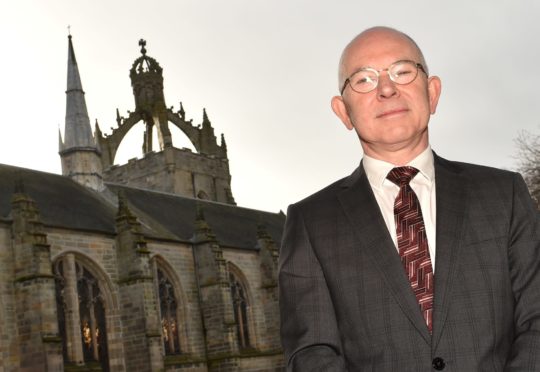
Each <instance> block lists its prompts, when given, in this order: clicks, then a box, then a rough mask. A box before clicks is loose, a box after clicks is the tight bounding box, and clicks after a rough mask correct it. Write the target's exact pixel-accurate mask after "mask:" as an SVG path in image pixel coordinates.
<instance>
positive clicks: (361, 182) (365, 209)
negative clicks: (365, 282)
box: [338, 165, 436, 344]
mask: <svg viewBox="0 0 540 372" xmlns="http://www.w3.org/2000/svg"><path fill="white" fill-rule="evenodd" d="M343 187H344V190H343V191H342V192H341V193H340V194H339V195H338V199H339V201H340V203H341V206H342V208H343V210H344V211H345V214H346V216H347V218H348V219H349V221H350V223H351V228H352V229H353V231H354V232H355V236H356V239H357V241H358V245H359V249H362V251H363V252H365V253H366V254H367V255H368V256H369V257H370V258H371V259H372V261H373V264H374V265H375V267H376V268H377V270H378V271H379V273H380V274H381V277H382V279H383V280H384V282H385V283H386V285H387V286H388V288H390V291H391V292H392V294H393V296H394V297H395V299H396V301H397V303H398V304H399V306H400V307H401V309H402V311H403V312H404V313H405V315H406V316H407V317H408V319H409V320H410V321H411V323H412V324H413V325H414V326H415V327H416V329H417V330H418V332H420V334H421V335H422V337H423V338H424V340H425V341H426V343H428V344H430V343H431V337H430V335H429V332H428V330H427V327H426V324H425V321H424V318H423V317H422V313H421V312H420V309H419V307H418V302H417V301H416V297H415V295H414V293H413V291H412V289H411V285H410V283H409V280H408V279H407V276H406V274H405V270H404V269H403V265H402V264H401V260H400V258H399V255H398V253H397V250H396V247H395V245H394V243H393V241H392V239H391V237H390V234H389V233H388V229H387V227H386V224H385V222H384V219H383V217H382V215H381V212H380V208H379V206H378V204H377V201H376V199H375V196H374V195H373V191H372V189H371V186H370V185H369V181H368V179H367V176H366V175H365V172H364V170H363V167H362V165H360V167H359V168H358V169H357V170H356V171H355V172H354V173H353V174H352V175H351V176H350V177H349V179H348V180H347V181H346V182H344V186H343ZM435 282H436V281H435Z"/></svg>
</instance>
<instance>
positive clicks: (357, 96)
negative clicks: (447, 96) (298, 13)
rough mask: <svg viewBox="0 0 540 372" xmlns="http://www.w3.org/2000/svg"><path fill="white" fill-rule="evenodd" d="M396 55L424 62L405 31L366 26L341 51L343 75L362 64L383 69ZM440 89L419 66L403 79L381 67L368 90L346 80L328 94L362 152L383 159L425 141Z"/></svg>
mask: <svg viewBox="0 0 540 372" xmlns="http://www.w3.org/2000/svg"><path fill="white" fill-rule="evenodd" d="M400 60H411V61H414V62H419V63H422V62H423V61H422V58H421V55H420V52H419V51H418V49H417V48H416V46H415V45H414V44H413V43H412V42H411V41H410V40H409V39H407V38H406V37H405V36H404V35H402V34H399V33H397V32H394V31H391V30H372V31H368V32H366V33H364V34H362V35H361V36H359V37H358V38H357V39H356V40H354V41H353V43H352V44H350V45H349V47H348V48H347V50H346V51H345V54H344V57H343V60H342V66H341V67H342V75H343V78H348V77H349V76H351V75H352V74H353V73H354V72H356V71H358V70H359V69H360V68H362V67H371V68H374V69H376V70H382V69H386V68H388V66H390V65H391V64H392V63H394V62H397V61H400ZM439 94H440V81H439V79H438V78H437V77H430V78H428V77H427V76H426V74H425V73H424V72H423V71H421V70H419V71H418V76H417V77H416V79H415V80H414V81H413V82H411V83H410V84H407V85H398V84H396V83H394V82H393V81H392V80H390V78H389V76H388V74H387V72H386V71H382V72H380V77H379V83H378V86H377V88H375V89H374V90H373V91H371V92H368V93H357V92H355V91H353V90H352V89H351V87H350V86H349V85H347V86H346V87H345V90H344V91H343V95H342V96H337V97H334V98H333V99H332V108H333V110H334V112H335V113H336V114H337V115H338V116H339V118H340V119H341V120H342V121H343V123H344V124H345V126H346V127H347V128H348V129H349V130H352V129H353V128H354V129H355V130H356V132H357V134H358V136H359V137H360V142H361V144H362V148H363V149H364V152H365V153H366V154H367V155H369V156H372V157H375V158H378V159H382V160H387V159H386V158H385V156H386V155H385V154H388V153H389V152H390V153H391V152H399V151H408V150H410V151H413V152H418V151H415V149H418V150H420V151H421V150H423V149H425V148H426V147H427V145H428V131H427V126H428V121H429V117H430V114H432V113H434V112H435V108H436V107H437V101H438V98H439Z"/></svg>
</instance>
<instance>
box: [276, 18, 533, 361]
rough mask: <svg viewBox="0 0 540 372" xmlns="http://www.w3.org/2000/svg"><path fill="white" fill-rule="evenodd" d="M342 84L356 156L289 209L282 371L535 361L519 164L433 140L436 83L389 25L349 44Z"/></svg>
mask: <svg viewBox="0 0 540 372" xmlns="http://www.w3.org/2000/svg"><path fill="white" fill-rule="evenodd" d="M470 84H471V85H474V83H473V82H470ZM339 89H340V92H341V95H340V96H337V97H334V98H333V99H332V109H333V110H334V112H335V113H336V115H337V116H338V117H339V118H340V119H341V121H342V122H343V123H344V124H345V126H346V127H347V129H349V130H353V129H354V130H355V131H356V133H357V135H358V137H359V138H360V143H361V146H362V149H363V151H364V157H363V160H362V162H361V164H360V166H359V167H358V168H357V169H356V170H355V171H354V172H353V173H352V174H351V175H350V176H349V177H346V178H343V179H342V180H339V181H337V182H336V183H334V184H332V185H330V186H328V187H326V188H325V189H323V190H321V191H319V192H317V193H316V194H314V195H312V196H310V197H308V198H306V199H304V200H302V201H300V202H298V203H296V204H293V205H291V206H290V207H289V210H288V216H287V222H286V227H285V232H284V236H283V243H282V248H281V252H280V258H279V260H280V264H279V266H280V272H279V285H280V308H281V321H282V325H281V336H282V343H283V348H284V352H285V357H286V360H287V368H288V370H290V371H309V372H313V371H415V372H416V371H431V370H445V371H459V372H469V371H540V273H539V269H540V235H539V234H540V229H539V221H538V217H537V211H536V209H535V205H534V204H533V202H532V200H531V198H530V196H529V194H528V191H527V188H526V186H525V184H524V182H523V180H522V178H521V176H519V175H518V174H516V173H512V172H508V171H502V170H497V169H493V168H488V167H482V166H476V165H471V164H464V163H458V162H451V161H448V160H445V159H442V158H440V157H439V156H437V155H436V154H434V153H433V152H432V151H431V149H430V145H429V138H428V122H429V119H430V116H431V114H434V113H435V109H436V107H437V102H438V99H439V95H440V92H441V82H440V80H439V78H437V77H436V76H429V74H428V68H427V65H426V63H425V61H424V57H423V55H422V53H421V51H420V49H419V48H418V46H417V45H416V43H415V42H414V41H413V40H412V39H411V38H409V37H408V36H407V35H405V34H403V33H401V32H399V31H397V30H394V29H390V28H385V27H376V28H372V29H368V30H366V31H364V32H362V33H361V34H360V35H358V36H357V37H356V38H355V39H353V40H352V41H351V42H350V44H349V45H348V46H347V47H346V48H345V50H344V52H343V55H342V57H341V61H340V67H339ZM470 89H474V86H471V87H470ZM456 145H457V146H459V144H456Z"/></svg>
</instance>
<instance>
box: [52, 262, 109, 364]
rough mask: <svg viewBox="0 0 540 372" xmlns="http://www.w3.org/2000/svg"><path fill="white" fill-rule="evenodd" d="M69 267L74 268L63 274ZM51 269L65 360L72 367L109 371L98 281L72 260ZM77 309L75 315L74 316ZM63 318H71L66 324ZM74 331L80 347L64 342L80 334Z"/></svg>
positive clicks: (103, 309)
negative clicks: (68, 315) (92, 367)
mask: <svg viewBox="0 0 540 372" xmlns="http://www.w3.org/2000/svg"><path fill="white" fill-rule="evenodd" d="M70 263H71V264H74V267H72V270H66V266H67V265H69V264H70ZM53 269H54V275H55V282H56V301H57V309H58V326H59V331H60V335H61V337H62V349H63V354H64V360H65V361H67V362H71V363H75V364H81V362H84V364H86V365H96V364H97V365H100V366H101V369H102V370H103V371H108V351H107V335H106V325H105V307H104V303H103V298H102V296H101V290H100V287H99V283H98V281H97V279H96V278H95V277H94V276H93V275H92V274H91V273H90V272H89V271H88V270H87V269H86V268H85V267H84V266H83V265H82V264H80V263H79V262H77V261H73V260H71V261H70V260H65V259H60V260H58V261H57V262H56V263H55V265H54V267H53ZM68 272H70V273H73V274H74V275H69V274H67V273H68ZM68 287H69V288H73V290H74V291H73V293H72V294H71V295H70V294H69V291H68V290H66V288H68ZM77 306H78V308H79V312H78V314H77V313H75V312H73V309H76V308H77ZM66 314H70V317H69V319H67V321H66ZM75 327H79V329H80V338H81V342H80V343H79V342H77V341H75V340H68V338H67V335H68V333H69V334H70V335H71V337H73V335H76V334H77V333H78V332H79V330H76V329H74V328H75ZM76 337H78V336H76Z"/></svg>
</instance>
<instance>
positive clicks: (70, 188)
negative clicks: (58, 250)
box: [0, 164, 116, 234]
mask: <svg viewBox="0 0 540 372" xmlns="http://www.w3.org/2000/svg"><path fill="white" fill-rule="evenodd" d="M17 181H19V182H22V185H23V188H24V193H25V194H27V195H29V196H30V197H31V198H32V199H34V201H35V202H36V204H37V208H38V210H39V214H40V216H41V221H42V222H43V223H44V224H45V225H47V226H54V227H65V228H70V229H82V230H90V231H99V232H105V233H112V234H114V233H115V226H114V224H115V216H116V207H115V206H113V205H112V204H109V203H108V202H107V201H106V200H105V199H103V198H102V197H100V196H99V194H97V193H96V192H94V191H92V190H90V189H88V188H86V187H84V186H82V185H79V184H78V183H76V182H74V181H73V180H71V179H69V178H67V177H63V176H60V175H57V174H52V173H45V172H40V171H35V170H31V169H26V168H19V167H13V166H9V165H4V164H0V216H1V217H2V218H4V219H5V218H7V219H10V218H11V198H12V196H13V193H14V192H15V183H16V182H17Z"/></svg>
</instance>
